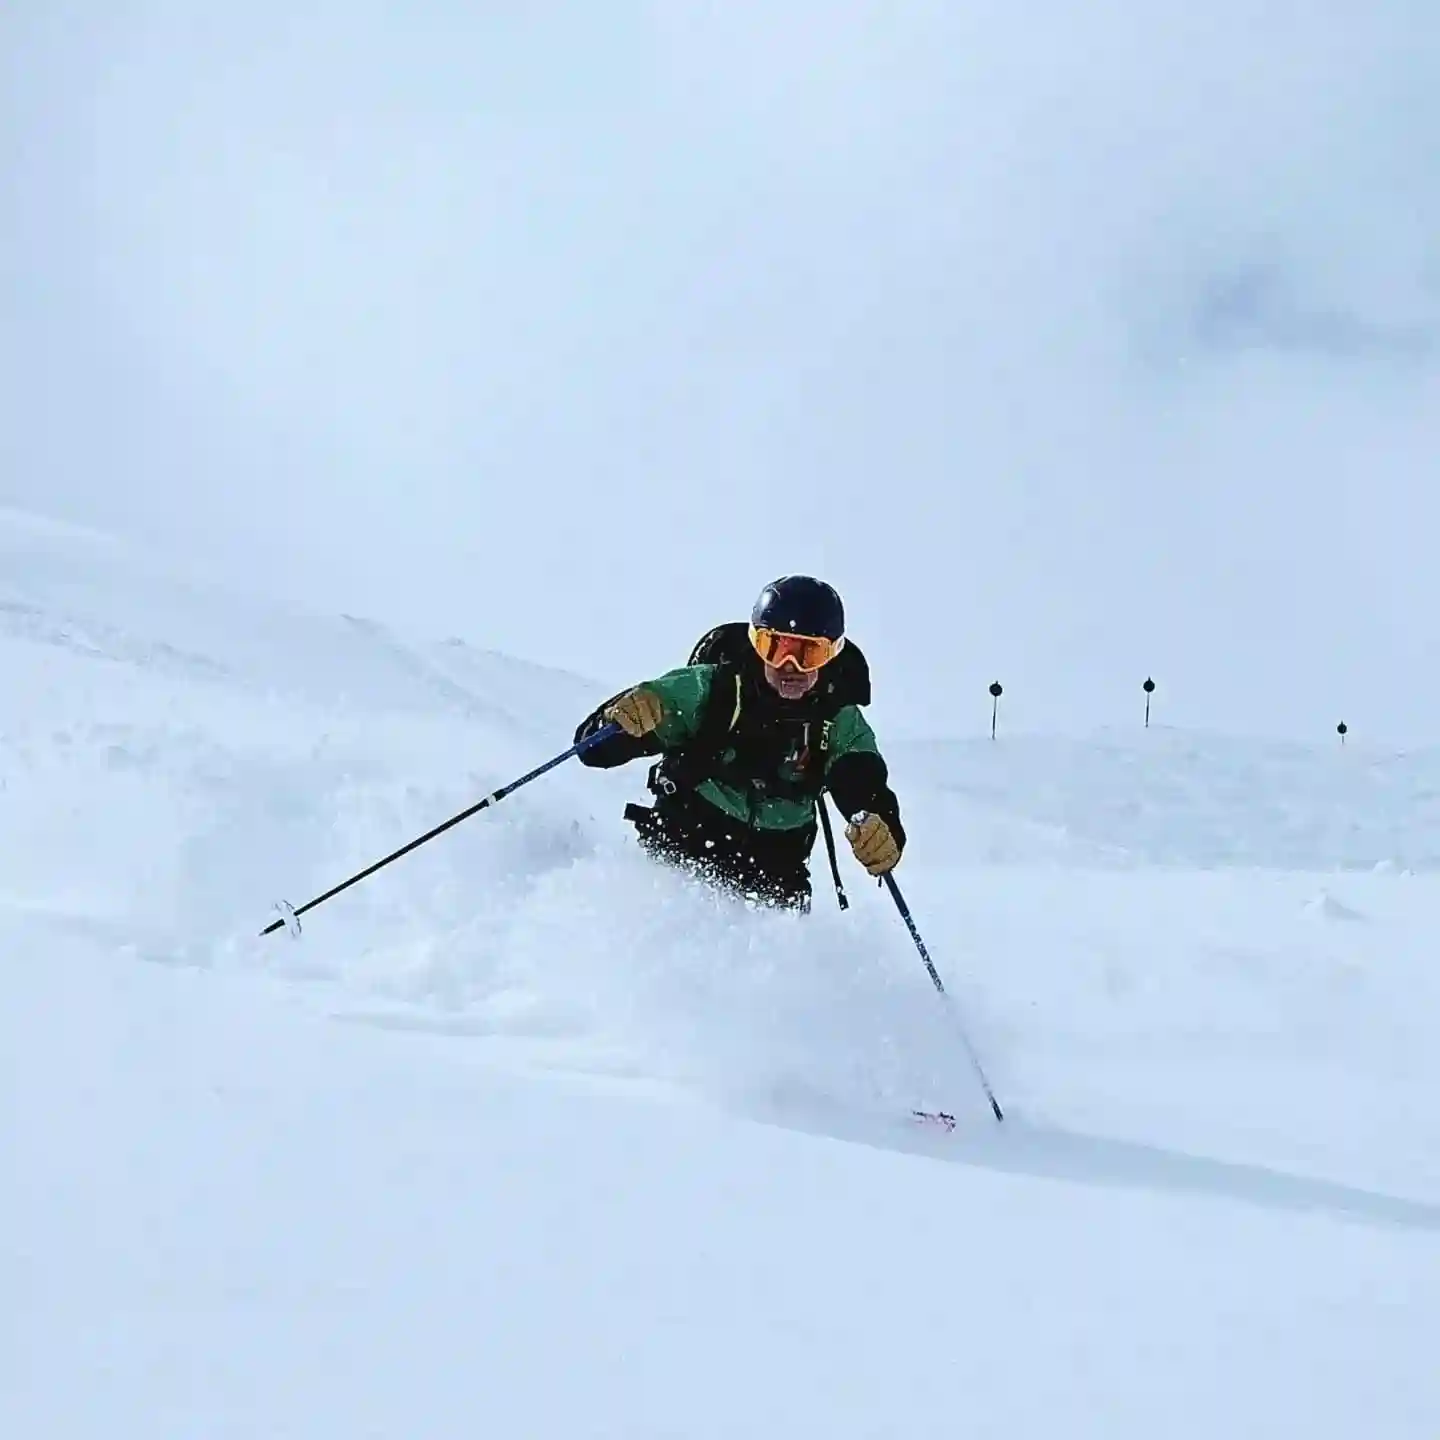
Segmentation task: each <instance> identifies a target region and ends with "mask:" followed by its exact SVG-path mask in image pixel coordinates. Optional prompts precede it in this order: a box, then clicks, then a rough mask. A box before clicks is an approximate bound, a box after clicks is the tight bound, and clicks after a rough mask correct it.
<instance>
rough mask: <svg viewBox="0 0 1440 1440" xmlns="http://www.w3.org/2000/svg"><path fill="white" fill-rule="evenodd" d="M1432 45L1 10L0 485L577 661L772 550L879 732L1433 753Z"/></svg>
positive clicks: (874, 20)
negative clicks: (862, 669)
mask: <svg viewBox="0 0 1440 1440" xmlns="http://www.w3.org/2000/svg"><path fill="white" fill-rule="evenodd" d="M1437 76H1440V11H1437V9H1436V7H1435V6H1433V5H1432V4H1429V3H1421V0H1413V3H1406V0H1387V3H1376V4H1370V5H1365V6H1360V5H1354V4H1342V3H1334V0H1307V3H1260V0H1219V3H1215V4H1210V5H1206V6H1196V5H1194V4H1191V3H1183V4H1182V3H1178V0H1151V3H1146V4H1143V5H1142V4H1135V3H1132V0H1124V3H1121V0H1112V3H1094V4H1088V5H1082V4H1073V3H1071V4H1056V3H1049V4H1036V5H1027V6H1024V7H1021V8H1019V9H1017V7H1015V6H1013V5H1007V4H1002V3H998V0H997V3H983V0H972V3H965V4H955V3H948V0H947V3H938V0H937V3H901V4H894V3H885V4H879V3H854V4H847V5H843V6H836V5H830V4H820V3H818V0H811V3H793V0H792V3H785V4H781V5H776V4H773V3H766V4H750V3H736V4H725V5H718V4H695V3H684V0H674V3H669V0H667V3H653V4H648V5H645V4H634V3H619V0H617V3H614V4H607V5H604V6H601V5H596V4H592V3H573V4H568V5H557V4H533V5H525V6H499V5H489V4H486V5H461V4H436V3H422V4H413V5H403V6H402V5H398V4H388V5H387V4H379V3H352V0H345V3H339V0H334V3H317V0H301V3H296V4H287V5H283V6H282V5H279V4H275V3H260V4H247V5H238V4H218V3H217V4H207V5H204V6H195V5H191V4H182V3H164V0H90V3H85V0H77V3H66V4H57V3H48V0H47V3H41V0H17V3H13V4H10V5H7V6H5V7H4V10H3V15H0V167H3V170H0V174H3V180H4V185H3V189H0V204H3V207H4V212H3V225H0V313H3V316H4V324H3V328H0V500H5V501H8V502H10V503H15V504H20V505H22V506H24V507H26V508H29V509H39V510H43V511H46V512H48V513H53V514H59V515H62V516H64V517H66V518H69V519H73V520H78V521H82V522H88V523H94V524H98V525H100V526H102V527H103V528H106V529H108V530H111V531H118V532H121V533H124V534H127V535H129V536H131V537H134V538H136V539H139V540H140V541H142V542H146V543H149V544H152V545H154V546H156V547H159V548H160V549H162V550H164V551H165V552H167V553H178V554H179V555H180V556H181V557H182V558H183V560H184V562H185V563H187V564H188V565H189V566H190V567H191V568H192V569H194V570H197V571H200V572H202V573H204V574H206V575H209V576H213V577H218V578H221V579H226V580H230V581H241V582H248V581H252V580H254V579H256V578H257V577H259V578H260V579H262V580H263V583H264V585H265V586H266V587H267V588H269V589H270V590H272V591H274V592H277V593H280V594H283V595H285V596H286V597H287V598H289V599H291V600H292V601H298V602H300V603H303V604H305V605H307V606H311V607H314V608H319V609H323V610H326V611H334V610H336V609H346V610H349V611H352V612H356V613H362V614H368V615H375V616H378V617H381V618H387V619H391V620H394V621H397V622H400V623H403V624H407V625H412V626H414V627H416V628H417V629H419V630H421V631H423V632H424V633H428V634H434V635H443V634H450V633H458V634H463V635H465V636H467V637H469V638H471V639H473V640H475V641H477V642H479V643H482V644H499V645H503V647H504V648H506V649H508V650H510V651H511V652H513V653H520V654H525V655H527V656H529V657H531V658H533V659H535V660H538V661H542V662H548V663H554V664H559V665H563V666H567V667H569V668H572V669H576V670H579V671H582V672H584V673H586V674H589V675H593V676H596V677H597V678H600V679H601V680H603V681H604V682H606V683H607V684H610V685H618V684H620V683H623V682H625V681H628V680H630V679H635V678H639V677H641V676H643V675H646V674H651V673H654V672H655V671H657V670H658V669H662V668H664V667H665V666H667V665H668V664H670V663H673V662H674V660H675V659H676V658H677V657H678V656H679V655H680V654H681V653H682V652H683V651H684V650H685V648H686V647H687V646H688V645H689V643H690V642H691V641H692V640H693V638H694V636H695V634H696V633H698V632H699V630H701V629H703V628H704V627H705V626H707V625H708V624H710V623H712V622H713V621H715V620H718V619H721V618H726V617H730V616H738V615H743V614H744V613H745V610H746V608H747V607H748V604H749V602H750V599H751V597H752V595H753V593H754V592H755V591H756V590H757V589H758V587H759V586H760V585H761V584H762V583H763V582H764V581H765V580H767V579H769V578H771V577H772V576H773V575H775V574H778V573H781V572H784V571H788V570H796V569H800V570H807V569H808V570H813V571H817V572H819V573H822V574H824V575H825V576H827V577H828V578H830V579H832V580H833V581H834V582H835V583H836V584H837V585H838V586H839V587H840V588H841V590H842V591H843V593H844V594H845V596H846V598H847V600H848V602H849V605H850V610H851V617H852V628H853V631H854V633H855V635H856V637H857V638H859V639H860V640H861V641H862V643H865V644H866V647H867V649H868V651H869V652H870V654H871V657H872V661H873V663H874V665H875V667H876V671H877V677H878V680H879V691H880V698H879V701H878V703H877V706H876V719H877V724H879V726H880V727H881V730H882V735H883V734H884V733H891V734H898V733H899V732H901V731H908V732H927V733H934V734H945V733H954V732H955V731H956V730H957V729H961V730H971V731H973V730H977V729H979V728H981V727H982V726H983V725H984V724H985V723H986V721H987V719H988V701H987V699H986V697H985V695H984V686H985V685H986V684H987V683H988V682H989V681H990V680H991V679H993V678H997V677H999V678H1002V679H1003V680H1005V681H1006V682H1007V684H1008V686H1009V691H1010V698H1009V701H1008V702H1007V703H1008V704H1009V705H1010V707H1011V708H1010V710H1009V712H1008V713H1009V715H1010V717H1011V719H1012V722H1013V723H1015V724H1017V725H1023V726H1025V727H1027V728H1032V727H1037V726H1040V727H1051V726H1065V725H1073V724H1091V723H1101V722H1110V721H1114V720H1130V719H1133V718H1134V717H1135V716H1136V715H1137V714H1138V702H1139V698H1140V697H1139V694H1138V684H1139V681H1140V680H1141V679H1142V678H1143V677H1144V675H1145V674H1146V673H1151V672H1153V673H1154V674H1155V675H1156V677H1157V679H1159V680H1160V681H1161V683H1162V692H1161V699H1162V702H1163V704H1164V706H1165V714H1166V716H1167V717H1168V718H1170V719H1173V720H1176V721H1177V722H1181V723H1187V724H1218V725H1225V726H1229V727H1237V726H1243V727H1246V728H1249V729H1251V730H1264V731H1267V732H1272V733H1304V734H1307V735H1312V736H1320V735H1323V734H1325V733H1328V732H1329V731H1330V729H1331V727H1332V726H1333V724H1334V722H1335V720H1336V719H1338V718H1340V717H1341V716H1342V715H1343V716H1344V717H1345V718H1347V719H1348V720H1350V722H1351V724H1352V725H1353V726H1355V727H1356V728H1357V731H1362V732H1369V733H1374V734H1377V735H1382V736H1385V737H1388V738H1392V739H1405V738H1414V737H1416V736H1421V735H1426V734H1429V733H1432V732H1433V730H1434V728H1435V725H1436V723H1437V722H1440V687H1437V686H1436V685H1435V683H1434V681H1433V678H1432V676H1433V672H1434V661H1435V619H1434V610H1435V606H1434V600H1435V587H1434V583H1433V580H1432V575H1433V568H1434V567H1433V563H1432V555H1431V551H1432V549H1433V546H1434V536H1435V534H1436V533H1437V520H1440V514H1437V511H1440V499H1437V498H1436V489H1435V484H1434V476H1435V467H1436V462H1437V459H1440V405H1437V400H1440V390H1437V383H1440V261H1437V248H1436V236H1437V234H1440V179H1437V176H1440V167H1437V163H1436V162H1437V153H1440V151H1437V147H1440V83H1437ZM937 639H938V641H939V645H938V652H937ZM937 656H938V660H937Z"/></svg>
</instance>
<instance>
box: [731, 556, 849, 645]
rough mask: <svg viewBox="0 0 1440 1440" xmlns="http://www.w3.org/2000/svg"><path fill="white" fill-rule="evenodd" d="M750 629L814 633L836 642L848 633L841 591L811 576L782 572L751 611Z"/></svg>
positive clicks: (794, 633)
mask: <svg viewBox="0 0 1440 1440" xmlns="http://www.w3.org/2000/svg"><path fill="white" fill-rule="evenodd" d="M750 628H751V632H752V634H753V632H754V631H756V630H770V631H778V632H780V633H782V634H790V635H813V636H817V637H819V638H822V639H825V640H833V641H835V642H836V644H835V650H836V652H838V651H839V648H840V645H839V642H840V641H841V640H843V639H844V636H845V606H844V605H843V604H842V603H841V600H840V596H839V594H838V593H837V592H836V591H835V589H834V588H833V587H832V586H830V585H827V584H826V583H825V582H824V581H823V580H816V579H815V578H814V577H813V576H811V575H782V576H781V577H780V579H778V580H773V581H771V583H770V584H769V585H767V586H766V587H765V588H764V589H763V590H762V591H761V592H760V597H759V599H757V600H756V601H755V608H754V609H753V610H752V611H751V612H750Z"/></svg>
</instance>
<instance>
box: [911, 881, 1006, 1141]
mask: <svg viewBox="0 0 1440 1440" xmlns="http://www.w3.org/2000/svg"><path fill="white" fill-rule="evenodd" d="M884 880H885V884H886V885H887V886H889V888H890V894H891V896H892V897H893V898H894V900H895V908H896V909H897V910H899V912H900V918H901V919H902V920H903V921H904V922H905V928H906V929H907V930H909V932H910V938H911V939H912V940H913V941H914V942H915V948H916V949H917V950H918V951H919V952H920V958H921V959H922V960H923V961H924V962H925V969H926V970H927V971H929V973H930V979H931V981H932V982H933V983H934V986H935V988H936V990H938V991H939V992H940V998H941V999H942V1000H943V1001H944V1002H945V1005H946V1008H947V1009H948V1010H949V1011H950V1014H951V1017H952V1018H953V1019H954V1021H955V1028H956V1030H958V1031H959V1032H960V1039H961V1041H962V1042H963V1043H964V1046H965V1053H966V1054H967V1055H969V1057H970V1063H971V1064H972V1065H973V1066H974V1067H975V1074H976V1077H977V1078H978V1079H979V1081H980V1087H981V1089H983V1090H984V1091H985V1098H986V1099H987V1100H988V1101H989V1102H990V1108H991V1110H993V1111H994V1112H995V1118H996V1119H997V1120H1004V1118H1005V1112H1004V1111H1003V1110H1001V1108H1000V1102H999V1101H998V1100H997V1099H996V1098H995V1092H994V1091H993V1090H992V1089H991V1088H990V1082H989V1080H987V1079H986V1078H985V1070H984V1067H983V1066H982V1065H981V1064H980V1057H979V1056H978V1055H977V1054H976V1053H975V1047H974V1046H973V1045H972V1044H971V1043H970V1037H969V1036H968V1035H967V1034H966V1033H965V1026H964V1025H963V1024H962V1023H961V1020H960V1012H959V1011H958V1010H957V1009H956V1008H955V1002H954V1001H953V1000H952V999H951V998H950V993H949V991H947V990H946V989H945V986H944V985H943V984H942V983H941V980H940V972H939V971H938V970H936V968H935V962H934V961H933V960H931V958H930V952H929V951H928V950H927V949H926V948H925V942H924V941H923V940H922V939H921V938H920V931H919V930H918V929H917V928H916V925H915V917H914V916H913V915H911V913H910V907H909V906H908V905H907V904H906V903H905V897H904V896H903V895H902V894H901V893H900V887H899V886H898V885H897V884H896V883H895V877H894V875H892V874H889V873H887V874H886V875H885V876H884Z"/></svg>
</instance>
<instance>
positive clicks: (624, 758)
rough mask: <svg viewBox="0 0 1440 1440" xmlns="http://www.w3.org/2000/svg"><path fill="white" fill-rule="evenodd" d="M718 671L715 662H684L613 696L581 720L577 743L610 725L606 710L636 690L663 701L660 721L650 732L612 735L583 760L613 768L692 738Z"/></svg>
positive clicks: (585, 763) (594, 765)
mask: <svg viewBox="0 0 1440 1440" xmlns="http://www.w3.org/2000/svg"><path fill="white" fill-rule="evenodd" d="M714 673H715V667H714V666H713V665H684V666H681V668H680V669H678V670H668V671H666V673H665V674H664V675H660V676H658V677H657V678H656V679H654V680H646V681H644V682H643V683H642V684H640V685H636V686H632V687H631V689H630V690H625V691H622V692H621V694H620V695H612V696H611V697H610V699H608V700H607V701H605V703H604V704H603V705H600V706H598V707H597V708H596V709H595V710H593V711H592V712H591V713H590V714H589V715H587V716H586V717H585V719H584V720H582V721H581V722H580V727H579V729H578V730H576V732H575V743H576V744H577V745H578V744H579V743H580V741H582V740H584V739H586V738H588V737H589V736H591V735H593V734H594V733H595V732H596V731H597V730H600V729H603V728H604V726H606V725H608V724H609V723H610V722H609V720H608V719H607V718H606V712H607V711H608V710H609V709H610V707H611V706H612V705H614V704H615V703H616V702H617V701H618V700H620V699H622V698H623V696H625V695H629V694H631V693H633V692H634V691H635V690H643V691H645V692H647V693H648V694H650V695H653V696H654V697H655V699H656V700H657V701H659V704H660V712H661V713H660V723H659V724H658V725H656V726H655V728H654V729H653V730H651V731H650V733H649V734H647V735H639V736H635V735H626V734H625V733H623V732H622V733H620V734H619V735H612V736H611V737H610V738H609V739H608V740H602V741H601V742H600V743H599V744H598V745H594V746H592V747H591V748H590V749H589V750H586V751H584V752H583V753H582V754H581V756H580V763H581V764H582V765H590V766H593V767H594V768H596V769H599V770H609V769H611V768H612V767H614V766H616V765H626V764H628V763H629V762H630V761H631V760H638V759H639V758H640V757H641V756H644V755H662V754H664V753H665V752H666V751H667V750H675V749H678V748H679V747H680V746H682V745H684V744H686V743H687V742H688V741H690V740H692V739H693V738H694V736H695V732H696V731H697V729H698V728H699V725H700V717H701V716H702V715H703V714H704V713H705V705H706V702H707V701H708V700H709V698H710V681H711V678H712V676H713V675H714Z"/></svg>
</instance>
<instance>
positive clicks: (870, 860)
mask: <svg viewBox="0 0 1440 1440" xmlns="http://www.w3.org/2000/svg"><path fill="white" fill-rule="evenodd" d="M845 838H846V839H847V840H848V841H849V842H850V848H851V849H852V850H853V851H854V852H855V858H856V859H857V860H858V861H859V862H860V863H861V864H862V865H863V866H864V867H865V868H866V870H868V871H869V872H870V874H872V875H876V876H879V875H888V874H889V873H890V872H891V871H892V870H893V869H894V868H895V867H896V866H897V865H898V864H899V863H900V842H899V841H898V840H896V838H895V832H894V831H893V830H891V828H890V827H889V826H888V825H887V824H886V823H885V822H884V821H883V820H882V819H881V818H880V817H879V816H878V815H876V814H873V813H872V814H869V815H857V816H856V817H855V818H854V819H853V820H852V821H851V822H850V824H848V825H847V826H846V827H845Z"/></svg>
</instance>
